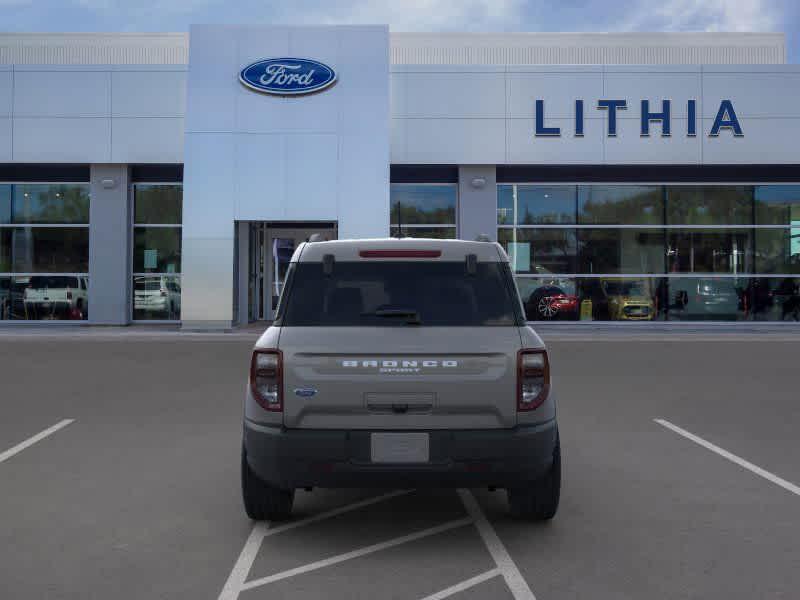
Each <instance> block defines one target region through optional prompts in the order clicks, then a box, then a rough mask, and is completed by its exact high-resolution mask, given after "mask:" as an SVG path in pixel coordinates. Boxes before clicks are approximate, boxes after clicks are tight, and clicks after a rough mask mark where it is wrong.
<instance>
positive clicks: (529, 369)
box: [517, 350, 550, 410]
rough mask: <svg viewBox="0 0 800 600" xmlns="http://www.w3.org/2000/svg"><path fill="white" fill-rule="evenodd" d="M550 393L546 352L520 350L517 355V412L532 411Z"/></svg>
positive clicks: (548, 363)
mask: <svg viewBox="0 0 800 600" xmlns="http://www.w3.org/2000/svg"><path fill="white" fill-rule="evenodd" d="M549 391H550V362H549V361H548V360H547V350H520V351H519V353H518V354H517V410H534V409H536V408H538V407H539V406H541V405H542V402H544V401H545V400H546V399H547V393H548V392H549Z"/></svg>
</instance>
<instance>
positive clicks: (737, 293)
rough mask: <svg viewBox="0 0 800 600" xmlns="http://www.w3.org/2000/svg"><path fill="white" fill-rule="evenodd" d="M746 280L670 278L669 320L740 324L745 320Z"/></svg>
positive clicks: (737, 278)
mask: <svg viewBox="0 0 800 600" xmlns="http://www.w3.org/2000/svg"><path fill="white" fill-rule="evenodd" d="M749 285H750V279H749V278H746V277H716V278H712V277H709V278H701V277H685V278H683V277H671V278H670V279H669V280H668V295H667V298H668V302H669V319H670V320H671V321H741V320H744V319H746V318H747V306H748V301H747V296H748V294H749Z"/></svg>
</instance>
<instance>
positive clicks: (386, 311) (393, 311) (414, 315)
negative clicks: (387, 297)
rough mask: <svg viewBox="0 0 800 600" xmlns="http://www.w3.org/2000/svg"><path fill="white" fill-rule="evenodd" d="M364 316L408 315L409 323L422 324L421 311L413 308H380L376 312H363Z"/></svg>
mask: <svg viewBox="0 0 800 600" xmlns="http://www.w3.org/2000/svg"><path fill="white" fill-rule="evenodd" d="M361 316H362V317H406V323H407V324H409V325H422V321H420V319H419V313H418V312H417V311H415V310H414V309H411V308H379V309H378V310H376V311H374V312H364V313H361Z"/></svg>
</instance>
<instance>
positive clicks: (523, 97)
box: [506, 67, 604, 129]
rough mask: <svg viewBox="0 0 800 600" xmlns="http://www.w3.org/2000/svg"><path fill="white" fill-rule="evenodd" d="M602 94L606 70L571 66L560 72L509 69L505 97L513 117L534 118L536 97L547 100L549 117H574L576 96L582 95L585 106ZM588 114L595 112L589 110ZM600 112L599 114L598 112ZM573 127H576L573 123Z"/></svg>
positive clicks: (577, 97) (545, 104) (588, 115)
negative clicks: (533, 104)
mask: <svg viewBox="0 0 800 600" xmlns="http://www.w3.org/2000/svg"><path fill="white" fill-rule="evenodd" d="M601 97H604V96H603V71H602V69H601V68H599V67H598V68H596V69H595V70H592V71H584V70H580V71H577V72H571V71H569V70H566V71H563V70H562V71H560V72H550V71H539V72H515V71H512V72H509V73H508V74H507V75H506V99H507V105H508V110H507V113H506V116H507V117H508V118H510V119H520V118H531V115H532V113H531V106H532V104H531V102H532V99H534V98H541V99H542V100H544V108H545V116H546V118H547V119H548V120H549V119H552V118H554V117H556V118H570V119H571V118H573V117H574V115H575V100H577V99H583V100H584V104H585V105H586V108H589V107H591V106H592V105H594V104H595V103H596V102H597V99H598V98H601ZM585 114H586V116H587V118H588V117H592V116H595V115H593V113H592V111H591V110H586V111H585ZM598 116H599V115H598ZM571 128H572V129H574V127H571Z"/></svg>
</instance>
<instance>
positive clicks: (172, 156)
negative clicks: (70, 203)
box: [0, 64, 186, 163]
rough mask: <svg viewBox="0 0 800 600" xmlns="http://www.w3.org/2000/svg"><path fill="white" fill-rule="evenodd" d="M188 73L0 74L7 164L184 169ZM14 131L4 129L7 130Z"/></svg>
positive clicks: (47, 70)
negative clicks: (151, 165) (156, 165)
mask: <svg viewBox="0 0 800 600" xmlns="http://www.w3.org/2000/svg"><path fill="white" fill-rule="evenodd" d="M185 77H186V74H185V67H174V66H173V67H165V66H163V65H158V66H148V65H138V66H124V67H119V66H113V65H89V64H86V65H14V66H8V65H7V66H4V67H0V118H3V117H4V116H8V117H10V118H11V123H10V130H11V131H12V132H13V135H11V134H9V135H8V136H4V137H3V139H2V140H0V147H2V148H8V149H9V150H8V154H5V155H3V156H4V158H3V159H2V160H4V161H6V162H71V163H110V162H116V163H126V162H145V163H179V162H182V161H183V115H184V112H185V102H186V101H185V98H186V90H185ZM8 127H9V126H6V128H8Z"/></svg>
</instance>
